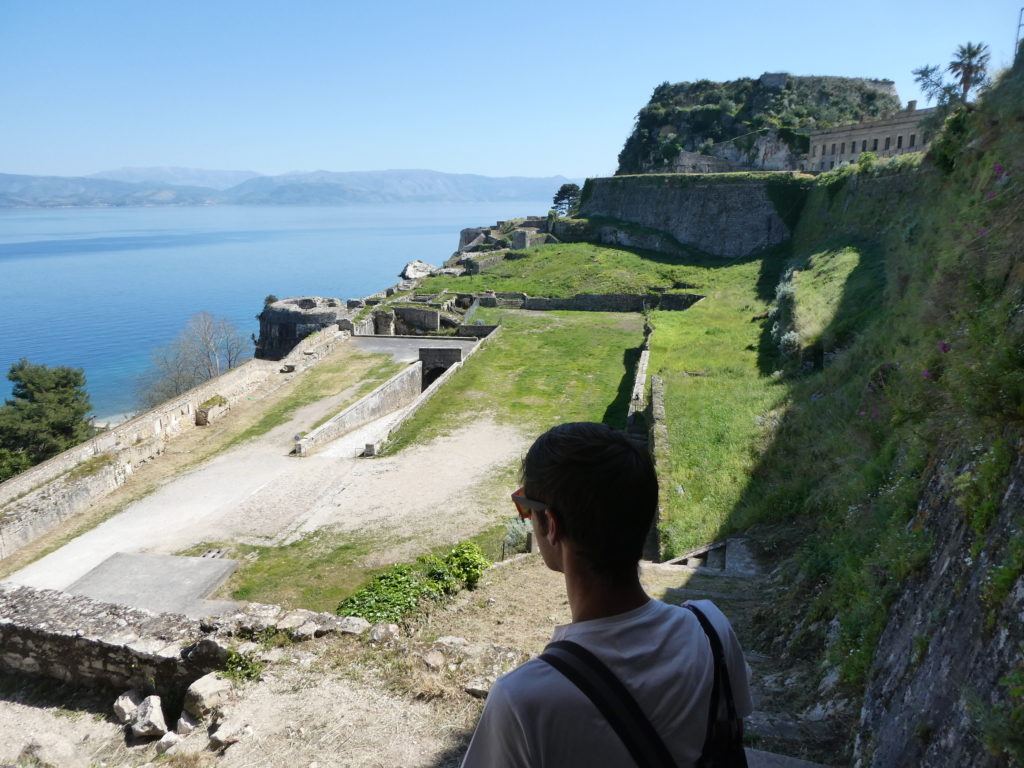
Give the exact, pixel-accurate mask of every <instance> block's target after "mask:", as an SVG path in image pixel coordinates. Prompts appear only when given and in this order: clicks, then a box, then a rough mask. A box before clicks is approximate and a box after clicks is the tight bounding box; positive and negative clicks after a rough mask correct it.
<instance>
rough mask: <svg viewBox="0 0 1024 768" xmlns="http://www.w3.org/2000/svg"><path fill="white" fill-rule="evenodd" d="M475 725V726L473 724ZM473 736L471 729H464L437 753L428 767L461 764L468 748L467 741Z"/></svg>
mask: <svg viewBox="0 0 1024 768" xmlns="http://www.w3.org/2000/svg"><path fill="white" fill-rule="evenodd" d="M474 727H475V726H474ZM472 738H473V731H471V730H470V731H464V732H462V733H461V734H459V736H458V741H457V742H456V743H455V744H452V746H450V747H448V749H446V750H445V751H444V752H442V753H441V754H439V755H438V756H437V757H436V758H435V759H434V762H432V763H431V764H430V767H429V768H458V766H460V765H461V764H462V758H463V757H464V756H465V754H466V750H467V749H469V742H470V740H472Z"/></svg>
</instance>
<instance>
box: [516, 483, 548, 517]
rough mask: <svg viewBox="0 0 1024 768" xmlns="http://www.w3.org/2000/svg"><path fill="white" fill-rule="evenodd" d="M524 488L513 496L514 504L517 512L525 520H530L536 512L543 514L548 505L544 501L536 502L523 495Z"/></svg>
mask: <svg viewBox="0 0 1024 768" xmlns="http://www.w3.org/2000/svg"><path fill="white" fill-rule="evenodd" d="M523 491H524V489H523V488H520V489H519V490H518V491H516V492H515V493H513V494H512V503H513V504H515V505H516V511H517V512H518V513H519V516H520V517H521V518H523V520H529V519H530V516H531V515H532V514H533V513H534V512H543V511H544V510H546V509H547V508H548V505H547V504H545V503H544V502H543V501H534V500H533V499H528V498H526V496H524V495H523Z"/></svg>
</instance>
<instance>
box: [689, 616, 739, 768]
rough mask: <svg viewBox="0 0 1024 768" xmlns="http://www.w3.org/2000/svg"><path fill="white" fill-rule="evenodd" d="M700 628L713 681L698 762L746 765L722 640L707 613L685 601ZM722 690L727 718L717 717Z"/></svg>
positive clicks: (704, 763) (736, 766)
mask: <svg viewBox="0 0 1024 768" xmlns="http://www.w3.org/2000/svg"><path fill="white" fill-rule="evenodd" d="M683 607H684V608H687V609H689V610H690V611H691V612H692V613H693V615H694V616H696V617H697V621H699V622H700V626H701V629H703V630H704V634H705V635H707V636H708V642H709V643H710V644H711V655H712V656H713V657H714V682H713V683H712V686H711V705H710V707H709V710H708V729H707V733H706V735H705V737H704V749H703V753H702V754H701V759H700V762H698V765H728V766H731V767H732V768H746V765H747V757H746V753H745V751H744V749H743V730H742V721H741V720H740V719H739V718H738V717H737V716H736V702H735V700H734V699H733V695H732V684H731V683H730V681H729V667H728V665H727V664H726V663H725V651H724V650H723V649H722V640H721V638H719V636H718V633H717V632H716V631H715V628H714V626H712V624H711V622H710V621H709V620H708V617H707V616H705V615H704V613H703V612H702V611H701V610H700V609H699V608H697V607H696V606H695V605H692V604H690V603H686V604H685V605H684V606H683ZM722 690H724V691H725V711H726V720H722V721H720V720H719V719H718V709H719V707H718V701H719V693H720V691H722Z"/></svg>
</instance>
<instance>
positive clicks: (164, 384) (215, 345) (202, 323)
mask: <svg viewBox="0 0 1024 768" xmlns="http://www.w3.org/2000/svg"><path fill="white" fill-rule="evenodd" d="M251 356H252V355H251V353H250V351H249V342H248V341H247V340H246V338H245V337H244V336H243V335H242V334H241V332H240V331H239V330H238V329H237V328H236V327H235V326H234V325H232V323H231V321H229V320H228V319H227V318H226V317H214V316H213V315H211V314H210V313H209V312H198V313H196V314H194V315H192V317H190V318H189V320H188V323H187V324H186V326H185V328H184V329H183V330H182V331H181V333H179V334H178V336H177V338H175V339H174V341H172V342H171V343H170V344H168V345H166V346H163V347H157V348H156V349H154V350H153V351H152V352H151V353H150V367H149V369H148V370H147V371H146V372H145V373H143V374H142V376H141V378H140V380H139V384H138V399H139V404H140V405H141V406H142V407H143V408H153V407H155V406H157V405H159V404H160V403H162V402H164V401H166V400H170V399H171V398H172V397H176V396H177V395H180V394H181V393H182V392H187V391H188V390H190V389H192V388H193V387H198V386H199V385H200V384H202V383H203V382H204V381H208V380H209V379H212V378H214V377H215V376H220V375H221V374H222V373H226V372H227V371H229V370H231V369H232V368H234V367H235V366H237V365H240V364H241V363H243V362H245V361H246V360H248V359H249V358H250V357H251Z"/></svg>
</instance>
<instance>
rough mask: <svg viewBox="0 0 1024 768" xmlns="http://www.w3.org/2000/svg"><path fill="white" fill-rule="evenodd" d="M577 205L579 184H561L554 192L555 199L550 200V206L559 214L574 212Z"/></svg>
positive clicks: (578, 201) (578, 202) (578, 203)
mask: <svg viewBox="0 0 1024 768" xmlns="http://www.w3.org/2000/svg"><path fill="white" fill-rule="evenodd" d="M579 205H580V185H579V184H563V185H562V186H560V187H559V188H558V191H557V192H556V193H555V199H554V200H553V201H552V206H553V207H554V209H555V211H556V212H557V213H558V215H559V216H565V215H567V214H569V213H575V212H576V209H577V208H579Z"/></svg>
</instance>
